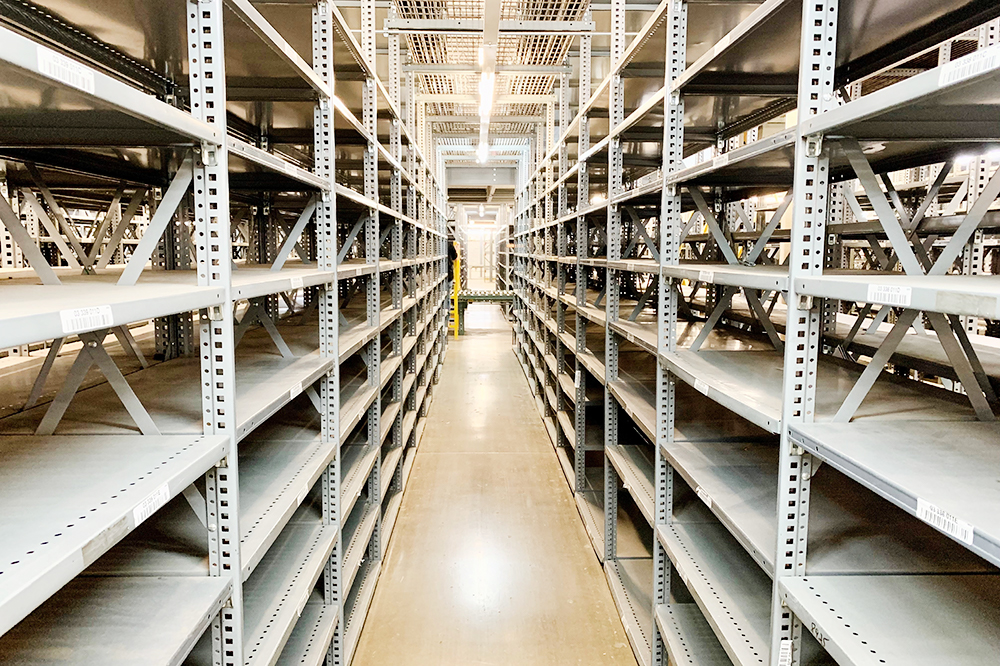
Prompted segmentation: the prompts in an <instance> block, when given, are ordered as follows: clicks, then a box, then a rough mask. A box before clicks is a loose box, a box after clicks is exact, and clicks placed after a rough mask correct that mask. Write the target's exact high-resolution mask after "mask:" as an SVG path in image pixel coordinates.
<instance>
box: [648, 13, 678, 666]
mask: <svg viewBox="0 0 1000 666" xmlns="http://www.w3.org/2000/svg"><path fill="white" fill-rule="evenodd" d="M665 33H666V54H665V55H666V58H665V63H666V68H665V72H664V86H665V90H666V91H667V92H666V96H665V97H664V101H663V104H664V120H663V169H662V179H663V181H662V188H663V189H662V191H661V198H660V219H659V226H660V238H659V246H660V247H659V251H660V267H661V270H660V271H658V273H659V277H658V278H657V279H658V281H659V284H658V285H657V286H658V292H659V300H658V303H657V310H656V331H657V338H656V442H655V445H656V452H655V458H654V467H653V476H654V478H653V482H654V483H655V493H656V497H655V501H656V505H655V507H654V513H655V521H656V526H660V525H666V524H669V523H670V522H671V521H672V520H673V500H674V497H673V495H674V492H673V490H674V484H673V481H674V472H673V469H672V468H671V466H670V463H669V462H668V461H667V458H666V456H665V455H664V449H667V448H669V447H670V446H671V445H672V444H673V442H674V418H675V413H676V380H675V378H674V376H673V375H672V374H670V372H669V370H668V367H667V365H666V363H665V362H664V357H665V356H666V355H668V354H673V353H674V352H675V351H676V349H677V292H676V291H675V288H674V284H673V280H672V279H671V278H669V277H666V276H665V275H664V274H663V270H662V267H663V266H676V265H678V264H679V263H680V234H681V230H682V229H683V227H684V221H683V220H682V219H681V197H680V192H679V191H678V189H677V187H676V186H675V185H670V184H668V180H669V177H670V174H671V173H672V172H674V171H677V170H679V169H681V168H682V167H683V160H684V99H683V97H682V96H681V94H680V93H679V92H676V93H675V92H671V88H672V87H673V84H674V82H675V81H676V80H677V79H678V78H679V77H680V75H681V74H682V73H683V72H684V66H685V63H686V60H687V58H686V54H687V3H686V2H684V0H672V1H671V3H670V6H669V7H668V9H667V22H666V26H665ZM678 288H679V285H678ZM669 603H670V560H669V558H668V557H667V553H666V550H665V549H664V548H663V545H662V544H661V543H660V540H659V539H658V538H656V537H655V536H654V537H653V609H652V611H653V614H654V617H655V614H656V607H657V606H661V605H664V604H669ZM650 644H651V648H652V653H653V654H652V666H666V664H667V662H668V655H667V652H666V646H665V644H664V642H663V637H662V636H661V634H660V629H659V627H658V626H657V624H656V622H653V635H652V639H651V640H650Z"/></svg>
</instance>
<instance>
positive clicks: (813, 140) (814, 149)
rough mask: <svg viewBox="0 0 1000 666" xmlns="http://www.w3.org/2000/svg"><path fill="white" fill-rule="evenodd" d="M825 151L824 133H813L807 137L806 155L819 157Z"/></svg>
mask: <svg viewBox="0 0 1000 666" xmlns="http://www.w3.org/2000/svg"><path fill="white" fill-rule="evenodd" d="M822 153H823V135H822V134H813V135H812V136H807V137H806V157H819V156H820V155H821V154H822Z"/></svg>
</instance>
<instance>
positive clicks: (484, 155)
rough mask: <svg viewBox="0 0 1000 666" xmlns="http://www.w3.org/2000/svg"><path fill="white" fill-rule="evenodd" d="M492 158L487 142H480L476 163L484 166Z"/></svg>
mask: <svg viewBox="0 0 1000 666" xmlns="http://www.w3.org/2000/svg"><path fill="white" fill-rule="evenodd" d="M489 158H490V145H489V144H488V143H486V142H485V141H482V140H481V141H480V142H479V148H477V149H476V161H477V162H479V163H480V164H483V163H484V162H486V160H488V159H489Z"/></svg>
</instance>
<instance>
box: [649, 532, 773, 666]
mask: <svg viewBox="0 0 1000 666" xmlns="http://www.w3.org/2000/svg"><path fill="white" fill-rule="evenodd" d="M696 516H697V514H696ZM689 520H690V522H688V521H685V522H680V521H675V522H674V523H672V524H668V525H659V526H657V538H658V539H659V542H660V544H662V546H663V548H664V549H665V550H666V552H667V555H668V556H669V557H670V561H671V563H672V564H673V566H674V568H675V569H676V571H677V573H678V575H679V576H680V578H681V580H682V581H683V583H684V584H685V586H686V587H687V589H688V591H689V592H690V593H691V595H692V596H693V597H694V599H695V602H696V603H697V604H698V606H699V607H700V608H701V610H702V612H703V613H704V614H705V619H706V620H707V621H708V623H709V624H710V625H711V626H712V628H713V630H714V631H715V633H716V636H717V637H718V640H719V642H720V643H721V645H722V647H723V648H724V649H725V651H726V653H727V654H728V655H729V657H730V659H732V661H733V663H734V664H739V665H741V666H748V665H751V664H752V665H759V664H766V663H768V657H767V655H768V654H769V652H770V649H769V641H768V635H769V632H770V624H771V579H770V578H768V576H767V574H765V573H764V571H762V570H761V569H760V568H759V567H758V566H757V565H756V564H755V563H754V562H753V560H751V559H750V558H749V557H747V555H746V554H745V553H744V552H743V551H742V549H741V548H740V547H739V546H738V545H737V544H736V543H735V542H734V540H733V539H732V537H731V536H730V535H729V533H728V531H727V530H726V528H725V527H723V526H722V525H719V524H718V523H712V522H703V521H699V520H698V519H697V517H691V518H690V519H689Z"/></svg>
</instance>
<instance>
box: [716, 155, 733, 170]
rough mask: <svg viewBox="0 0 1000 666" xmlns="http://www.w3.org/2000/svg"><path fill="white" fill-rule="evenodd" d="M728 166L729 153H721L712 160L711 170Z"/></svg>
mask: <svg viewBox="0 0 1000 666" xmlns="http://www.w3.org/2000/svg"><path fill="white" fill-rule="evenodd" d="M727 164H729V153H722V154H721V155H719V156H718V157H716V158H715V159H714V160H712V168H715V169H718V168H719V167H724V166H726V165H727Z"/></svg>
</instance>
